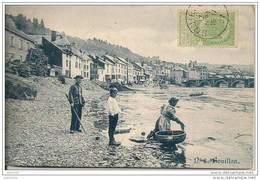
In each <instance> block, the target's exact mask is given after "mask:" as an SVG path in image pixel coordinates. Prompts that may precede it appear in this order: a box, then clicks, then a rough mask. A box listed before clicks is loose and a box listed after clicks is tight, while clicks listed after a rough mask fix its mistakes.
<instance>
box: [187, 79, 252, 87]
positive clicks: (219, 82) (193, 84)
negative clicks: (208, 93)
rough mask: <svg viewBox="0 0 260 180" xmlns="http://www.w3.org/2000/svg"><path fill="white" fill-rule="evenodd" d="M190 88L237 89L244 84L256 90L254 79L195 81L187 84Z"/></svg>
mask: <svg viewBox="0 0 260 180" xmlns="http://www.w3.org/2000/svg"><path fill="white" fill-rule="evenodd" d="M185 84H186V86H188V87H205V86H209V87H220V86H221V85H222V84H224V85H226V86H227V87H229V88H235V87H237V85H238V84H244V87H245V88H254V86H255V79H254V78H249V79H245V78H211V79H194V80H189V81H187V82H186V83H185Z"/></svg>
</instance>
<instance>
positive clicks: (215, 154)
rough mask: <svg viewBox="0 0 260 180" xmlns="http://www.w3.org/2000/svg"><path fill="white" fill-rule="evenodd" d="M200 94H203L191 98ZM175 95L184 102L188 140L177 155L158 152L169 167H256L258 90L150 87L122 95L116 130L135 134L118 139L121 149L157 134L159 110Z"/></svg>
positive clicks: (181, 110)
mask: <svg viewBox="0 0 260 180" xmlns="http://www.w3.org/2000/svg"><path fill="white" fill-rule="evenodd" d="M200 92H203V94H204V95H202V96H193V97H190V96H189V94H191V93H200ZM172 96H175V97H177V98H178V99H179V100H180V101H179V102H178V104H177V107H176V116H177V117H178V118H179V119H180V120H181V121H182V122H183V123H184V124H185V126H186V127H185V132H186V134H187V137H186V140H185V141H184V143H181V144H179V146H178V151H177V153H175V154H174V152H172V151H171V150H169V149H165V148H163V147H160V148H159V147H158V151H161V152H162V153H163V155H162V156H161V158H162V160H164V159H163V158H165V163H166V166H167V165H170V164H169V163H170V162H172V161H174V162H175V165H176V162H179V161H180V164H181V166H183V167H192V168H197V167H198V168H199V167H203V168H252V167H253V152H254V151H253V148H254V143H253V142H254V137H253V129H254V119H253V118H254V89H248V88H245V89H238V88H228V89H226V88H184V87H175V86H170V85H169V89H165V90H160V89H155V88H151V87H147V88H140V91H136V92H119V94H118V97H117V100H118V102H119V105H120V107H121V109H122V113H121V114H120V116H119V124H118V127H117V129H128V128H131V131H130V133H125V134H118V135H116V136H115V137H116V140H118V141H120V142H121V143H122V146H129V147H131V146H134V145H137V144H138V143H135V142H132V141H129V138H138V139H142V138H143V139H145V138H146V136H147V135H148V134H149V132H150V131H151V130H152V129H154V125H155V122H156V120H157V119H158V117H159V115H160V107H161V106H162V105H163V104H167V103H168V100H169V99H170V98H171V97H172ZM171 124H172V129H173V130H179V129H180V126H179V125H178V124H176V123H175V122H172V123H171ZM142 132H145V136H143V135H141V133H142ZM173 154H174V155H173ZM177 164H178V163H177Z"/></svg>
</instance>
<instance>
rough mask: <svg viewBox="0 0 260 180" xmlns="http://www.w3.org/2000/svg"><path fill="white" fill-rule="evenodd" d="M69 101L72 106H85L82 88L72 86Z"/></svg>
mask: <svg viewBox="0 0 260 180" xmlns="http://www.w3.org/2000/svg"><path fill="white" fill-rule="evenodd" d="M69 101H70V104H72V103H73V104H74V105H79V104H80V105H84V104H85V99H84V98H83V96H82V87H81V86H79V85H76V84H74V85H72V86H71V87H70V91H69Z"/></svg>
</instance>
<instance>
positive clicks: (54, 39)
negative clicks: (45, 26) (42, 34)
mask: <svg viewBox="0 0 260 180" xmlns="http://www.w3.org/2000/svg"><path fill="white" fill-rule="evenodd" d="M56 36H57V32H56V31H51V41H56Z"/></svg>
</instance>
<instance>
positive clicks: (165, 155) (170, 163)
mask: <svg viewBox="0 0 260 180" xmlns="http://www.w3.org/2000/svg"><path fill="white" fill-rule="evenodd" d="M178 147H179V148H177V147H176V146H175V145H174V146H164V145H161V146H160V151H161V152H162V158H161V160H162V161H163V163H161V167H162V168H163V167H165V168H178V167H181V168H186V167H188V165H187V164H186V157H185V149H184V148H182V147H181V146H178Z"/></svg>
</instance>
